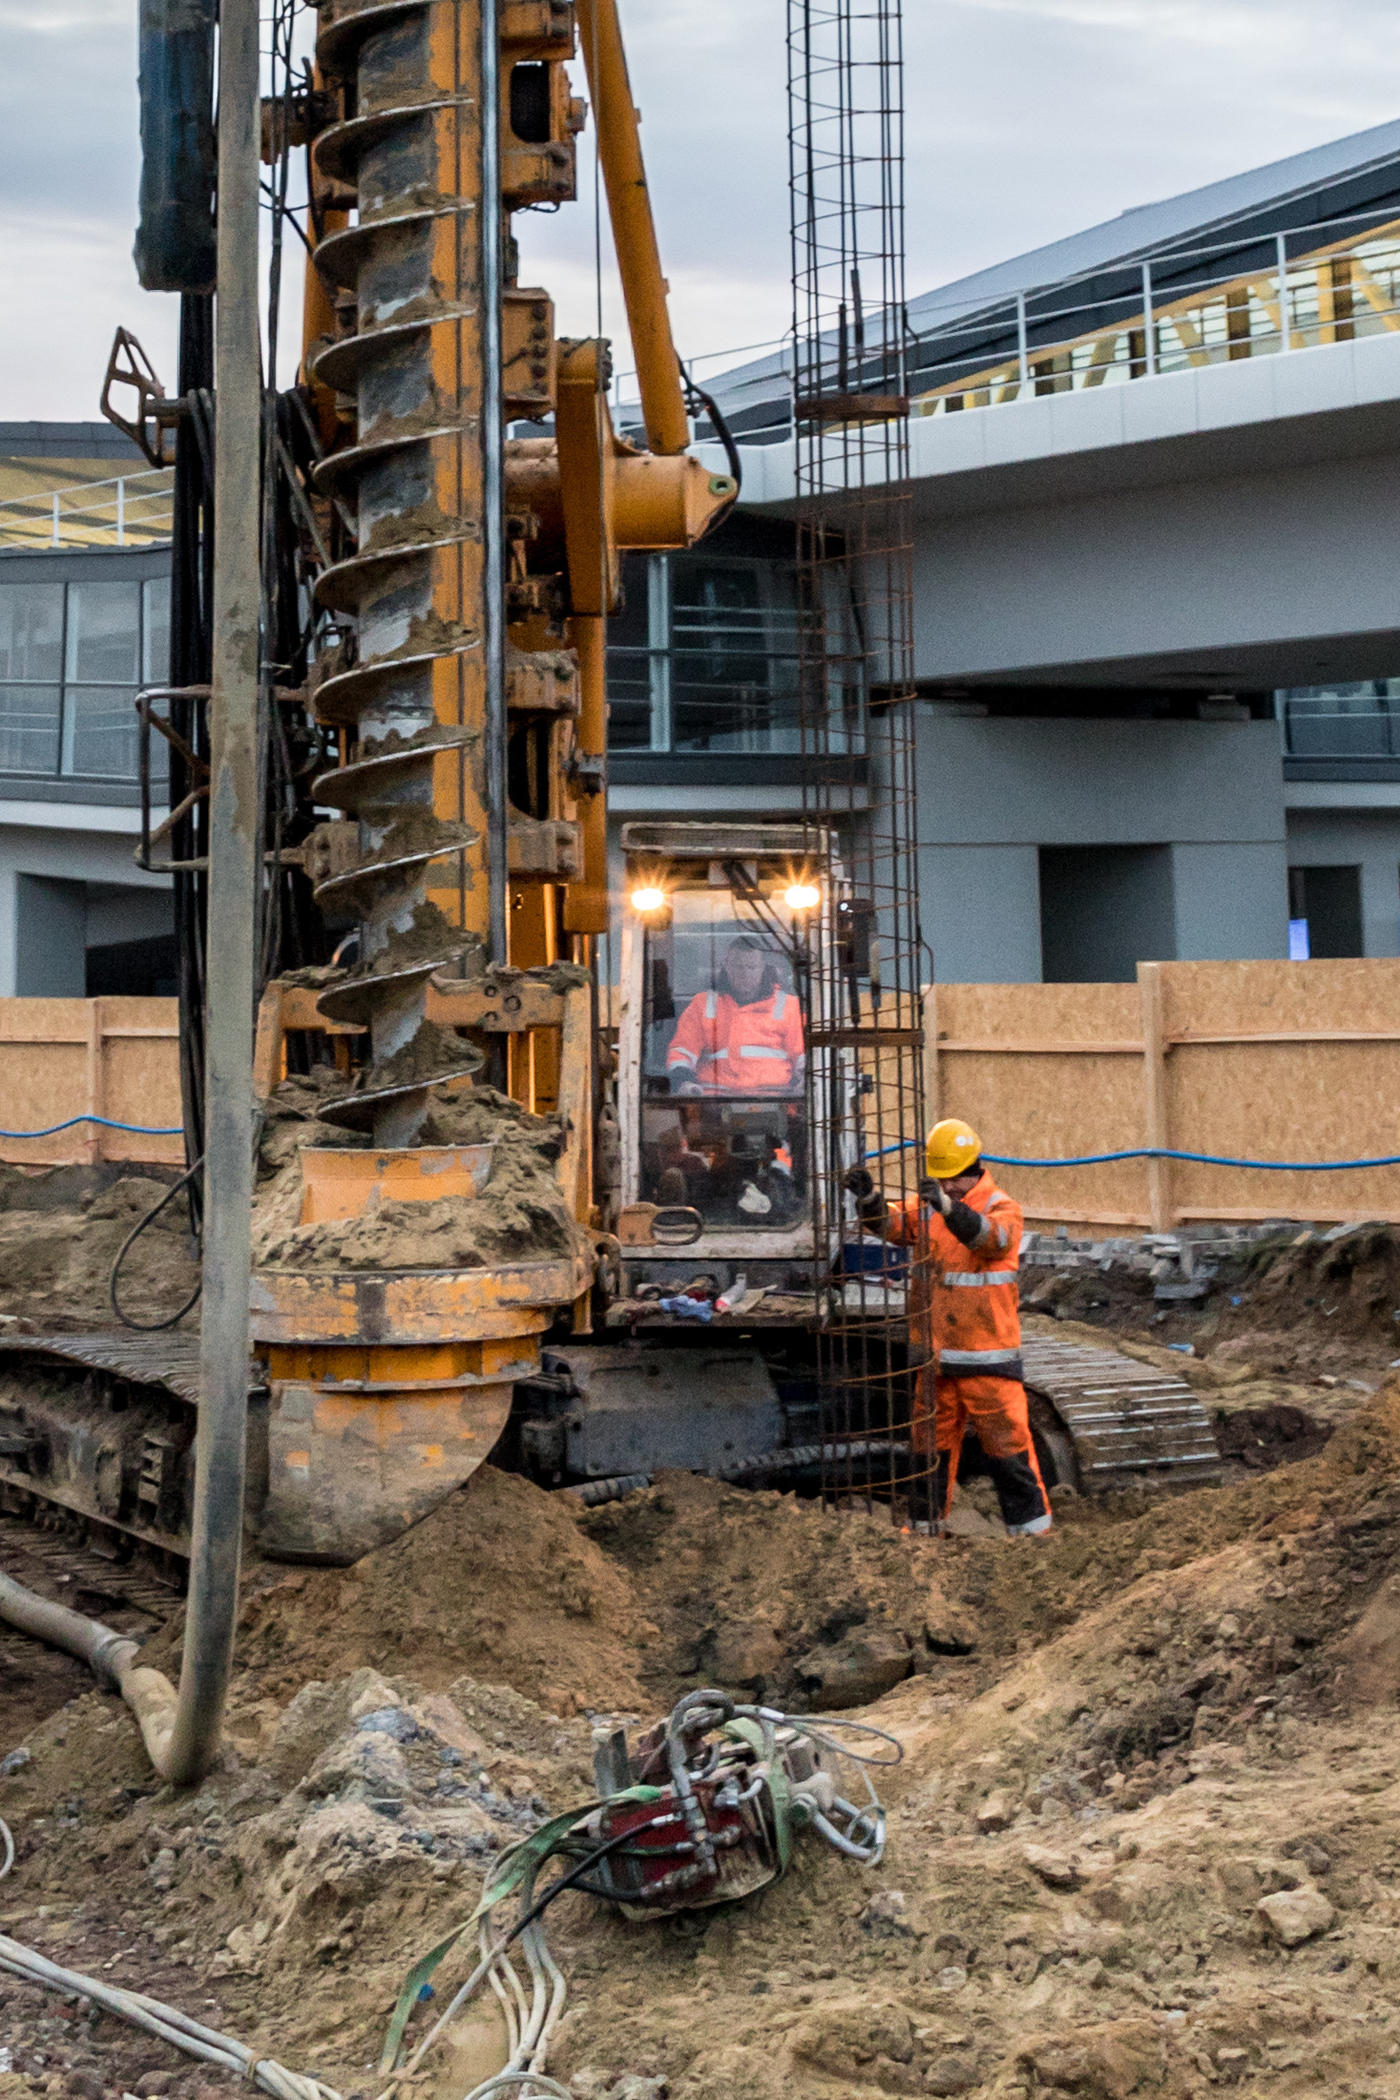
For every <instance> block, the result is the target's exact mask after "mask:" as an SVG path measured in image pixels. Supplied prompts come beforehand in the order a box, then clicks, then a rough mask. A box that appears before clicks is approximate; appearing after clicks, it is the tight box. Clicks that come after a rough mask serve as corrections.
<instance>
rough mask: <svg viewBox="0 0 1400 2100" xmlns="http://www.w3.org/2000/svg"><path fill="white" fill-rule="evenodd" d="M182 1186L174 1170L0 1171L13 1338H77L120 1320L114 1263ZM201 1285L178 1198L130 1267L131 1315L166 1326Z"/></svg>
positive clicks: (2, 1292)
mask: <svg viewBox="0 0 1400 2100" xmlns="http://www.w3.org/2000/svg"><path fill="white" fill-rule="evenodd" d="M175 1178H176V1170H175V1169H174V1168H170V1169H168V1170H167V1169H164V1168H159V1167H147V1166H127V1165H124V1164H119V1163H118V1162H116V1161H110V1162H104V1163H103V1164H101V1165H98V1166H91V1167H50V1168H45V1169H41V1170H39V1171H38V1172H30V1173H26V1172H24V1171H22V1170H21V1169H19V1168H14V1167H7V1168H0V1313H3V1314H4V1315H5V1317H6V1322H7V1325H6V1327H5V1328H4V1329H3V1330H0V1331H5V1332H10V1333H14V1332H39V1331H46V1332H51V1333H61V1334H78V1333H82V1332H84V1331H86V1330H89V1329H92V1328H110V1327H112V1326H113V1325H114V1324H115V1322H114V1318H113V1313H112V1306H111V1302H110V1299H109V1296H108V1278H109V1276H110V1273H111V1268H112V1263H113V1262H114V1261H115V1259H116V1257H117V1254H118V1252H119V1250H120V1248H121V1246H122V1243H123V1241H124V1240H125V1239H126V1237H127V1235H128V1234H129V1233H130V1232H131V1231H132V1229H133V1227H134V1226H136V1225H137V1224H139V1223H140V1221H141V1219H142V1218H144V1217H145V1216H146V1215H147V1213H148V1212H150V1211H152V1210H154V1208H155V1207H156V1205H157V1204H158V1203H159V1202H160V1201H161V1198H162V1197H163V1196H166V1195H168V1194H169V1191H170V1184H171V1182H173V1181H174V1180H175ZM198 1281H199V1269H198V1263H197V1260H196V1257H195V1251H194V1242H193V1240H192V1237H191V1234H190V1222H189V1211H188V1208H187V1207H186V1203H185V1198H184V1195H183V1192H182V1193H181V1194H179V1195H176V1196H174V1197H173V1198H172V1199H171V1201H170V1202H169V1203H167V1204H166V1206H165V1208H164V1210H163V1211H161V1213H160V1215H159V1216H158V1217H156V1218H153V1219H152V1221H151V1224H150V1225H149V1226H148V1227H147V1229H146V1230H145V1231H144V1232H143V1233H142V1234H141V1236H140V1238H139V1239H137V1240H136V1241H135V1242H134V1243H133V1245H132V1247H131V1249H130V1251H129V1253H128V1254H127V1256H126V1259H125V1260H124V1261H123V1263H122V1269H121V1277H120V1295H121V1303H122V1306H123V1309H124V1310H125V1311H127V1312H129V1313H131V1314H132V1316H133V1317H134V1318H136V1319H140V1320H158V1319H162V1318H164V1317H166V1316H167V1315H169V1314H170V1313H173V1312H175V1311H176V1310H178V1308H179V1307H180V1306H181V1305H183V1304H184V1303H185V1300H186V1299H187V1298H188V1297H189V1296H190V1293H191V1292H192V1291H193V1289H194V1287H195V1285H196V1283H197V1282H198Z"/></svg>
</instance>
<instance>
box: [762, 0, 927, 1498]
mask: <svg viewBox="0 0 1400 2100" xmlns="http://www.w3.org/2000/svg"><path fill="white" fill-rule="evenodd" d="M788 110H789V175H790V195H791V227H792V282H793V388H794V401H793V424H794V433H795V448H796V488H797V503H796V519H797V563H798V574H799V588H800V593H801V610H802V617H801V620H800V663H799V688H800V696H801V722H802V749H803V814H804V823H805V829H806V839H807V847H808V853H809V857H810V863H811V865H812V867H813V869H814V870H819V871H820V878H821V881H822V887H823V892H824V898H825V911H824V914H823V916H824V918H825V920H826V923H827V927H828V929H829V934H830V937H829V938H828V939H827V940H825V941H823V942H822V943H820V944H819V945H816V946H814V948H813V952H812V956H811V965H810V968H809V970H808V971H807V972H806V973H805V974H806V999H807V1038H808V1059H807V1074H808V1098H809V1109H810V1112H811V1114H812V1118H813V1132H814V1144H813V1188H814V1219H815V1244H814V1260H815V1270H816V1275H815V1286H816V1292H817V1300H818V1306H819V1316H818V1341H817V1348H818V1371H819V1383H820V1390H821V1411H822V1448H823V1467H822V1485H823V1493H824V1495H825V1496H826V1498H827V1499H828V1500H829V1501H835V1502H848V1501H852V1500H855V1501H861V1502H866V1503H872V1502H873V1501H874V1500H876V1499H879V1500H882V1501H885V1502H888V1504H889V1505H890V1507H891V1509H892V1510H894V1511H895V1513H896V1515H897V1516H902V1515H903V1513H904V1512H905V1510H906V1509H907V1508H908V1507H910V1506H911V1505H914V1506H918V1505H920V1504H921V1503H922V1502H923V1501H924V1500H926V1496H927V1489H926V1487H925V1488H924V1492H923V1494H921V1493H920V1487H921V1484H924V1483H927V1482H929V1481H930V1480H931V1476H932V1463H933V1461H932V1434H931V1429H932V1425H931V1423H930V1424H927V1425H925V1424H924V1422H923V1420H922V1414H923V1410H922V1409H921V1408H919V1407H918V1406H917V1405H916V1402H917V1399H918V1395H919V1392H920V1388H921V1386H922V1385H923V1384H924V1383H925V1381H924V1380H923V1379H921V1377H920V1372H921V1369H922V1368H923V1366H925V1365H926V1364H927V1363H928V1362H929V1359H930V1354H931V1335H930V1333H929V1322H928V1313H927V1308H928V1304H929V1292H930V1281H931V1279H930V1278H929V1276H928V1274H927V1269H928V1253H927V1246H926V1243H925V1241H924V1236H923V1234H922V1233H921V1232H920V1230H919V1226H918V1215H919V1213H918V1182H919V1178H920V1175H921V1172H922V1163H921V1145H920V1140H921V1138H922V1134H923V1127H924V1115H923V1106H924V1105H923V1028H922V999H921V977H922V974H923V971H922V955H923V950H922V942H921V938H920V931H919V912H918V864H917V852H916V848H917V834H916V824H915V752H914V743H913V698H914V685H913V674H914V665H913V498H912V492H911V489H910V484H909V398H908V377H907V371H906V346H907V341H908V322H907V317H906V314H905V288H904V169H903V145H904V141H903V122H904V119H903V55H902V45H901V22H900V8H899V4H898V0H865V4H863V5H861V4H857V0H789V7H788ZM861 1164H864V1165H866V1166H867V1167H868V1169H869V1171H870V1172H871V1174H872V1175H873V1176H874V1179H875V1182H876V1185H877V1187H878V1188H880V1189H881V1190H882V1191H883V1193H884V1195H885V1198H886V1201H887V1204H888V1206H889V1214H890V1219H891V1228H890V1229H891V1237H890V1239H888V1240H880V1239H877V1238H875V1237H873V1236H871V1235H868V1234H864V1233H863V1232H862V1231H861V1228H860V1226H859V1224H858V1223H857V1222H856V1220H855V1214H854V1209H853V1205H852V1201H851V1197H850V1195H849V1193H848V1192H847V1189H846V1179H847V1176H848V1174H849V1173H850V1171H851V1169H852V1168H853V1167H856V1166H859V1165H861ZM916 1416H918V1417H919V1420H918V1421H917V1422H916ZM916 1445H918V1446H920V1447H923V1446H927V1453H926V1454H925V1453H924V1452H923V1451H922V1450H916V1449H915V1446H916Z"/></svg>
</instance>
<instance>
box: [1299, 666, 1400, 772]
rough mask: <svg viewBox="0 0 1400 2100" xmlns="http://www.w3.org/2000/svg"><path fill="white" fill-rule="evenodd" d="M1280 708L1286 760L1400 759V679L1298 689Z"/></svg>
mask: <svg viewBox="0 0 1400 2100" xmlns="http://www.w3.org/2000/svg"><path fill="white" fill-rule="evenodd" d="M1277 705H1278V712H1279V719H1280V721H1281V722H1282V724H1283V751H1284V756H1285V758H1326V759H1348V758H1357V759H1369V758H1400V678H1374V679H1371V680H1369V681H1368V682H1367V683H1366V684H1365V685H1330V686H1329V685H1307V686H1296V687H1293V688H1291V689H1289V690H1286V691H1284V692H1280V693H1279V694H1278V696H1277Z"/></svg>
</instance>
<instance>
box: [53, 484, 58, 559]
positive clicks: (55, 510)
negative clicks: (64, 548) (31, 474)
mask: <svg viewBox="0 0 1400 2100" xmlns="http://www.w3.org/2000/svg"><path fill="white" fill-rule="evenodd" d="M52 544H53V545H54V546H55V547H56V546H57V545H58V490H57V489H55V490H54V492H53V537H52Z"/></svg>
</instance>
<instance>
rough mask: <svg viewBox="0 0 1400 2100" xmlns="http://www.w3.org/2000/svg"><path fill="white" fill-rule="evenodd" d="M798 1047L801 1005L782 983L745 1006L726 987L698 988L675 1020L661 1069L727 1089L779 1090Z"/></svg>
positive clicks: (790, 1079) (788, 1078) (792, 1075)
mask: <svg viewBox="0 0 1400 2100" xmlns="http://www.w3.org/2000/svg"><path fill="white" fill-rule="evenodd" d="M802 1049H803V1042H802V1009H801V1007H800V1005H799V1004H798V1001H797V1000H796V999H795V998H794V997H793V995H792V993H791V992H785V991H783V990H782V988H781V986H780V987H778V989H776V990H775V991H772V992H769V993H768V994H767V996H766V997H765V998H762V999H751V1000H750V1001H749V1003H748V1005H747V1006H741V1005H740V1004H739V1002H738V1000H737V999H735V998H734V997H733V996H732V994H731V993H729V992H718V991H714V992H697V993H696V995H695V997H694V998H693V999H692V1000H691V1002H690V1004H689V1006H687V1008H686V1010H685V1012H684V1013H683V1014H682V1015H681V1017H680V1020H679V1021H678V1022H677V1023H676V1032H675V1034H674V1036H673V1037H672V1038H671V1047H670V1049H669V1050H668V1051H667V1052H666V1069H667V1071H668V1072H679V1073H681V1074H682V1075H683V1076H685V1077H687V1078H693V1079H694V1080H695V1081H696V1083H697V1085H699V1086H703V1087H706V1088H711V1087H714V1088H719V1087H723V1088H725V1089H726V1090H727V1091H728V1092H730V1093H736V1094H762V1093H775V1092H782V1091H785V1090H786V1089H787V1088H789V1087H791V1086H792V1085H793V1083H794V1081H795V1079H796V1077H797V1064H798V1060H799V1059H800V1058H801V1056H802Z"/></svg>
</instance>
